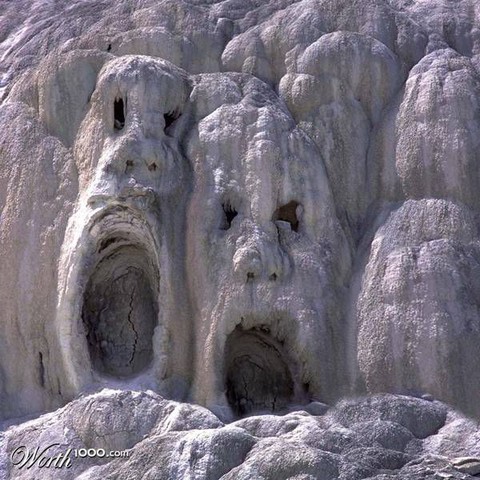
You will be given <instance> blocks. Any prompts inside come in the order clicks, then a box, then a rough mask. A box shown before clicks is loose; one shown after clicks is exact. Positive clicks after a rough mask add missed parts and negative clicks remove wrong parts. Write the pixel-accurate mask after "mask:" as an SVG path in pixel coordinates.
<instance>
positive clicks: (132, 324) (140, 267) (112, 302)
mask: <svg viewBox="0 0 480 480" xmlns="http://www.w3.org/2000/svg"><path fill="white" fill-rule="evenodd" d="M118 241H119V240H118V239H116V238H114V239H110V240H109V241H107V242H103V248H104V249H105V250H107V251H108V252H109V253H108V254H107V255H105V256H104V258H103V259H102V260H101V261H100V262H99V263H98V264H97V266H96V268H95V270H94V272H93V274H92V276H91V277H90V279H89V281H88V284H87V288H86V290H85V294H84V304H83V311H82V320H83V324H84V326H85V329H86V337H87V343H88V348H89V352H90V358H91V361H92V365H93V367H94V369H95V370H97V371H98V372H100V373H104V374H107V375H110V376H114V377H118V378H126V377H130V376H133V375H136V374H139V373H140V372H142V371H143V370H145V369H146V368H148V366H149V365H150V363H151V361H152V358H153V343H152V337H153V333H154V329H155V326H156V322H157V312H158V308H157V302H156V298H155V289H154V288H153V285H154V284H155V282H153V280H152V275H151V273H150V272H151V269H150V268H149V265H148V257H147V255H146V252H145V251H144V250H143V249H141V248H140V247H138V246H136V245H125V244H123V245H120V246H118V245H116V242H118ZM109 242H110V243H109Z"/></svg>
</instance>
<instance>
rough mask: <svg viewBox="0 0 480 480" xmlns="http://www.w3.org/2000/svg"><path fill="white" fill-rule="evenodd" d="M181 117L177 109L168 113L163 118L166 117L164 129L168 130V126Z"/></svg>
mask: <svg viewBox="0 0 480 480" xmlns="http://www.w3.org/2000/svg"><path fill="white" fill-rule="evenodd" d="M179 117H180V113H179V112H177V111H173V112H168V113H166V114H165V115H164V116H163V118H164V119H165V128H164V131H165V132H167V130H168V128H169V127H170V126H171V125H172V123H173V122H174V121H175V120H177V119H178V118H179Z"/></svg>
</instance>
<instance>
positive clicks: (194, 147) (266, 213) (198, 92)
mask: <svg viewBox="0 0 480 480" xmlns="http://www.w3.org/2000/svg"><path fill="white" fill-rule="evenodd" d="M222 85H223V86H224V88H225V87H226V94H227V95H228V96H227V95H225V94H224V95H225V96H224V97H223V98H222V93H223V92H222V88H221V87H222ZM216 92H218V93H216ZM213 95H216V97H217V98H216V102H217V103H216V104H215V105H205V106H204V107H203V108H204V110H202V108H199V109H198V110H197V116H200V117H201V118H200V119H199V120H198V123H197V125H196V127H195V128H194V129H193V131H192V133H191V134H190V136H189V139H188V150H187V151H188V157H189V158H190V159H191V160H192V162H193V165H194V179H195V180H194V187H193V193H192V197H191V199H190V203H189V210H188V215H187V248H188V255H187V265H188V268H189V274H188V278H189V289H190V291H191V293H192V297H193V301H192V305H193V307H194V316H193V318H194V322H195V323H194V325H195V331H196V332H197V334H196V352H197V362H196V364H195V385H194V389H195V390H194V392H195V397H196V398H197V399H198V400H199V401H200V402H202V403H206V404H207V405H211V404H216V403H222V399H224V398H225V397H226V398H227V399H228V402H229V404H230V405H231V406H232V407H233V408H234V410H236V411H237V412H240V413H247V412H249V411H251V410H256V409H260V410H261V409H263V410H272V411H278V410H281V409H282V408H284V407H285V406H286V405H288V404H289V403H292V402H304V401H306V400H308V399H309V397H311V396H316V397H318V398H322V399H323V400H327V399H328V400H332V399H334V398H336V397H338V396H339V393H340V392H342V389H343V388H344V387H345V385H346V378H345V365H344V361H342V360H343V359H342V354H341V353H340V352H341V351H343V350H344V348H342V345H343V344H344V339H345V336H346V332H345V325H344V324H343V323H342V318H341V314H340V310H341V309H340V308H339V306H338V304H339V302H340V299H339V295H338V293H339V292H338V289H339V287H341V286H342V283H343V282H345V271H346V270H347V269H348V266H349V250H348V245H347V241H346V238H345V235H344V234H343V231H342V229H341V227H340V225H339V222H338V220H337V218H336V215H335V209H334V204H333V198H332V195H331V192H330V189H329V186H328V178H327V175H326V171H325V169H324V166H323V162H322V158H321V155H320V152H319V151H318V149H317V148H316V145H315V144H314V142H312V141H311V139H309V138H308V137H307V136H306V135H305V133H304V132H302V131H301V130H300V129H298V128H297V126H296V124H295V122H294V121H293V119H292V118H291V116H290V114H289V112H288V110H287V109H286V108H285V106H284V105H283V104H282V103H281V102H280V101H279V100H278V98H276V97H275V95H274V94H273V92H272V91H271V90H270V89H268V88H267V87H266V85H264V84H262V83H261V82H260V81H258V80H255V79H252V78H251V77H249V76H246V75H229V76H218V75H217V76H213V75H207V76H204V77H201V78H197V81H196V86H195V88H194V90H193V91H192V101H194V102H195V101H196V100H197V98H198V100H199V103H202V98H204V97H205V98H210V97H212V96H213ZM217 105H218V106H217Z"/></svg>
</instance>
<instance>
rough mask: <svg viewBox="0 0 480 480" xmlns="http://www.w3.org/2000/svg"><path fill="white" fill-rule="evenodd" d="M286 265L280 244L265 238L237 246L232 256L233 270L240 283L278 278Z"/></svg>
mask: <svg viewBox="0 0 480 480" xmlns="http://www.w3.org/2000/svg"><path fill="white" fill-rule="evenodd" d="M287 266H288V258H287V257H286V253H285V254H284V253H283V252H282V251H281V249H280V246H279V245H278V244H276V243H275V242H273V241H268V240H267V239H255V240H250V241H247V242H246V243H244V244H243V245H241V246H239V247H238V248H237V251H236V252H235V255H234V256H233V270H234V273H235V276H236V277H237V279H238V280H239V281H240V282H242V283H249V282H254V281H258V280H268V281H271V282H275V281H277V280H280V279H281V278H282V277H283V276H284V274H285V270H286V269H287Z"/></svg>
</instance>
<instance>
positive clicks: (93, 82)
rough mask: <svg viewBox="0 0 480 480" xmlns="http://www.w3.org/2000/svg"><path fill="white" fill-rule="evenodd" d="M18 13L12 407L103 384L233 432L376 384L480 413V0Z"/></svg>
mask: <svg viewBox="0 0 480 480" xmlns="http://www.w3.org/2000/svg"><path fill="white" fill-rule="evenodd" d="M19 3H21V4H22V6H23V8H20V11H18V7H17V8H14V7H13V6H12V5H13V4H12V2H2V1H0V7H2V9H4V11H5V13H4V15H3V17H2V19H1V20H0V42H1V43H0V56H1V58H2V64H1V66H0V95H1V98H2V101H1V104H0V165H1V169H0V215H1V216H0V265H1V268H0V305H1V309H0V311H1V313H0V328H1V331H2V335H0V416H1V417H2V418H10V417H15V416H20V415H24V414H30V413H35V412H39V411H46V410H51V409H53V408H56V407H59V406H62V405H65V404H66V403H67V402H69V401H70V400H72V399H73V398H75V397H76V396H78V395H79V394H80V393H83V392H92V391H94V392H95V391H97V390H99V389H100V388H102V387H104V386H108V387H112V388H119V389H129V388H137V389H142V390H146V389H147V388H148V389H152V390H153V391H156V392H157V393H159V394H161V395H163V396H165V397H167V398H171V399H176V400H179V399H181V400H185V401H190V402H192V403H197V404H201V405H204V406H207V407H208V408H210V409H211V410H212V411H213V412H215V413H216V414H217V415H218V416H219V417H220V418H222V419H224V420H225V419H230V418H232V417H235V416H244V415H249V414H252V413H265V412H269V413H272V412H273V413H279V412H282V411H285V410H286V409H288V408H291V406H292V405H296V404H297V405H298V404H304V405H306V404H309V403H310V402H311V401H320V402H327V403H332V402H335V401H337V400H338V399H341V398H342V397H344V396H347V395H355V394H364V393H366V394H371V393H377V392H394V393H408V394H412V395H422V394H424V393H429V394H431V395H433V396H434V397H436V398H439V399H441V400H443V401H446V402H449V403H450V404H452V405H454V406H455V407H457V408H459V409H461V410H463V411H465V412H467V413H468V414H473V415H477V416H479V415H480V406H479V405H480V404H479V402H478V398H479V397H480V350H479V345H480V310H479V308H480V294H479V292H480V288H479V285H480V283H479V281H480V280H479V279H480V276H479V272H480V270H479V268H480V267H479V265H480V255H479V252H480V250H479V246H480V244H479V241H478V237H479V223H478V222H479V219H478V208H479V198H480V197H479V196H478V191H479V181H480V177H479V171H480V169H479V168H478V162H479V160H480V159H479V154H478V152H479V149H478V145H479V141H480V140H479V138H480V136H479V131H480V130H479V128H480V127H479V125H480V123H479V122H480V116H479V111H480V110H479V103H478V98H479V96H478V93H479V91H480V90H479V85H480V83H479V82H480V73H479V63H478V58H479V57H478V55H479V54H480V38H479V36H478V32H479V31H480V30H479V28H480V21H479V18H480V17H479V15H478V13H477V10H478V8H477V6H476V4H475V2H474V1H473V0H462V1H459V2H457V3H456V7H458V8H457V9H456V10H455V9H453V10H452V8H451V2H449V1H447V0H445V1H440V2H435V4H434V5H432V4H431V2H411V1H402V0H399V1H393V0H391V1H385V2H376V1H373V0H371V1H365V2H361V5H360V4H358V3H359V2H348V1H343V0H335V1H332V0H301V1H299V2H293V1H291V0H281V1H278V0H275V1H273V0H272V1H264V2H257V3H256V4H250V3H245V2H243V1H241V0H238V1H237V0H225V1H219V2H210V1H201V0H191V1H188V2H187V1H181V0H168V1H162V2H156V1H153V0H151V1H150V0H147V1H145V2H133V1H131V0H122V1H119V2H114V1H105V2H80V1H75V2H66V1H60V2H54V3H55V5H53V4H50V3H49V2H43V3H41V2H37V1H36V0H24V1H23V0H22V2H15V4H19ZM427 5H428V8H427ZM53 8H56V9H57V10H56V11H55V12H57V11H58V12H60V13H58V14H57V13H55V12H54V11H53V10H52V9H53ZM27 13H28V15H27ZM245 478H246V477H245Z"/></svg>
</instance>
